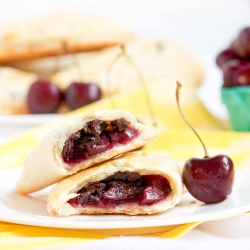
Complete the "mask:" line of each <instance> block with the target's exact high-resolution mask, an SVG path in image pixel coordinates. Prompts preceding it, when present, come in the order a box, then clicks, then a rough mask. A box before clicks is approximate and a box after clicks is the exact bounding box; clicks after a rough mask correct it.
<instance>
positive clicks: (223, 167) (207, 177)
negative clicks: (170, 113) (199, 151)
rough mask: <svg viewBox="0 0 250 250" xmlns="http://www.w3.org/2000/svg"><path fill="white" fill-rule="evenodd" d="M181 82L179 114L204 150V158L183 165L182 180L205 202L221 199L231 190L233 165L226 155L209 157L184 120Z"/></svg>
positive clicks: (178, 90)
mask: <svg viewBox="0 0 250 250" xmlns="http://www.w3.org/2000/svg"><path fill="white" fill-rule="evenodd" d="M180 88H181V84H180V83H178V82H177V89H176V100H177V105H178V108H179V111H180V114H181V116H182V117H183V119H184V121H185V122H186V123H187V124H188V126H189V127H190V128H191V129H192V130H193V132H194V133H195V134H196V135H197V137H198V139H199V140H200V142H201V144H202V146H203V148H204V151H205V157H204V158H191V159H189V160H187V161H186V163H185V164H184V167H183V172H182V177H183V182H184V184H185V186H186V188H187V190H188V191H189V193H190V194H191V195H192V196H193V197H194V198H196V199H197V200H200V201H202V202H205V203H215V202H219V201H223V200H224V199H226V197H227V196H228V195H229V194H230V193H231V192H232V187H233V183H234V165H233V162H232V160H231V159H230V158H229V157H228V156H226V155H217V156H214V157H209V156H208V153H207V149H206V147H205V145H204V143H203V141H202V140H201V138H200V136H199V135H198V134H197V132H196V131H195V130H194V129H193V127H192V126H191V125H190V124H189V122H188V121H187V120H186V118H185V116H184V115H183V113H182V111H181V109H180V105H179V92H180Z"/></svg>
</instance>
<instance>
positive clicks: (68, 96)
mask: <svg viewBox="0 0 250 250" xmlns="http://www.w3.org/2000/svg"><path fill="white" fill-rule="evenodd" d="M100 99H101V90H100V88H99V86H98V85H96V84H93V83H79V82H74V83H72V84H70V85H69V87H68V88H67V89H66V92H65V101H66V103H67V104H68V106H69V107H70V108H71V109H77V108H80V107H83V106H85V105H87V104H90V103H92V102H95V101H98V100H100Z"/></svg>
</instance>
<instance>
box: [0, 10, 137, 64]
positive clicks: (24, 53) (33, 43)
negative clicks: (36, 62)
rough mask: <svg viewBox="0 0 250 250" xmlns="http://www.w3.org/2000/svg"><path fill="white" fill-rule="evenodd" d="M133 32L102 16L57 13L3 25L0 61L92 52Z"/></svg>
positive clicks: (128, 37) (0, 28) (124, 39)
mask: <svg viewBox="0 0 250 250" xmlns="http://www.w3.org/2000/svg"><path fill="white" fill-rule="evenodd" d="M133 36H134V35H133V33H132V32H130V31H128V30H126V29H123V28H120V27H117V26H116V25H115V24H114V23H112V22H111V21H109V20H107V19H106V18H103V17H97V16H94V15H88V14H84V13H81V12H70V11H67V12H56V13H52V14H50V15H46V16H43V17H36V18H30V19H26V20H25V19H21V20H14V21H9V22H2V23H1V24H0V62H1V63H5V62H10V61H17V60H24V59H32V58H39V57H45V56H57V55H61V54H67V53H76V52H82V51H93V50H98V49H101V48H105V47H108V46H113V45H116V44H120V43H121V42H124V41H127V40H129V39H131V38H132V37H133Z"/></svg>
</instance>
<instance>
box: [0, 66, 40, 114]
mask: <svg viewBox="0 0 250 250" xmlns="http://www.w3.org/2000/svg"><path fill="white" fill-rule="evenodd" d="M0 79H1V81H0V88H1V91H0V114H27V113H29V109H28V106H27V103H26V98H27V97H26V96H27V93H28V89H29V87H30V85H31V84H32V83H33V82H34V81H36V80H37V79H38V76H37V75H36V74H33V73H30V72H25V71H22V70H18V69H14V68H10V67H0Z"/></svg>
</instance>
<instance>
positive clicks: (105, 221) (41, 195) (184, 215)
mask: <svg viewBox="0 0 250 250" xmlns="http://www.w3.org/2000/svg"><path fill="white" fill-rule="evenodd" d="M20 173H21V168H16V169H10V170H3V171H1V172H0V190H1V191H0V199H1V200H0V220H2V221H6V222H13V223H18V224H25V225H33V226H46V227H52V228H74V229H85V230H86V229H88V230H91V229H92V230H96V229H101V230H103V229H113V230H114V229H129V228H135V229H136V228H137V229H139V228H144V229H145V228H147V232H148V230H149V229H151V232H152V230H153V231H154V230H156V229H157V228H159V227H163V226H171V225H172V226H173V225H177V224H184V223H189V222H197V221H206V220H215V219H221V218H225V217H230V216H234V215H237V214H240V213H243V212H247V211H249V210H250V195H249V193H250V185H249V180H250V172H247V171H243V170H237V171H236V178H235V184H234V188H233V192H232V194H231V195H230V196H229V197H228V198H227V199H226V200H224V201H223V202H220V203H215V204H210V205H206V204H203V203H201V202H198V201H196V200H195V199H194V198H192V197H191V196H190V194H189V193H187V192H185V193H184V194H183V197H182V200H181V202H180V204H178V205H177V206H176V207H174V208H172V209H169V210H168V211H166V212H164V213H160V214H157V215H143V216H125V215H77V216H70V217H56V216H51V215H49V214H48V212H47V210H46V199H47V196H48V192H49V190H50V188H51V187H48V188H45V189H43V190H41V191H38V192H36V193H33V194H32V195H30V196H22V195H19V194H18V193H17V192H16V191H15V184H16V182H17V180H18V178H19V176H20ZM105 232H106V231H105ZM137 232H138V231H137ZM130 233H131V231H130Z"/></svg>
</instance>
